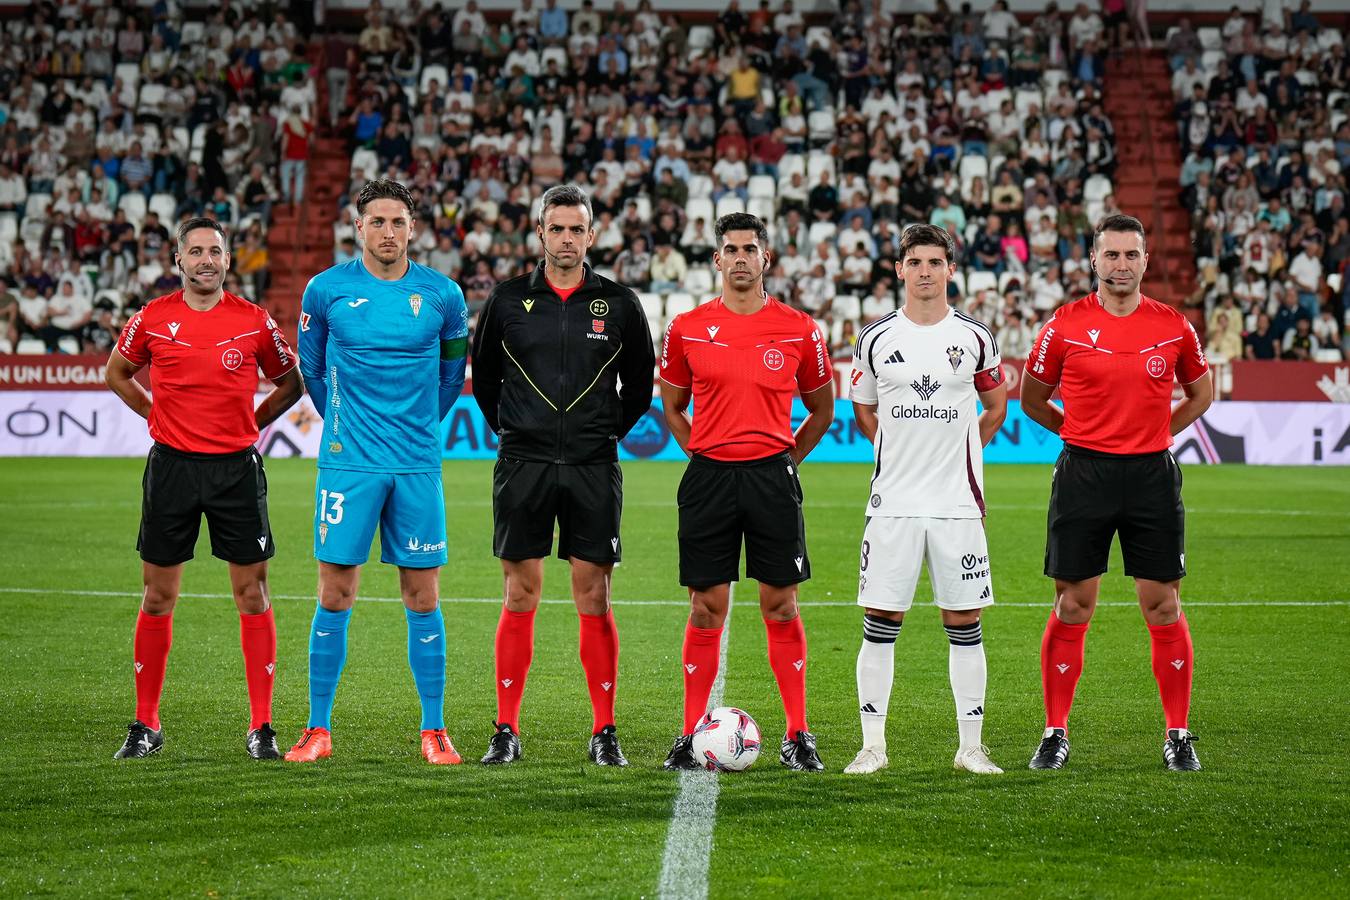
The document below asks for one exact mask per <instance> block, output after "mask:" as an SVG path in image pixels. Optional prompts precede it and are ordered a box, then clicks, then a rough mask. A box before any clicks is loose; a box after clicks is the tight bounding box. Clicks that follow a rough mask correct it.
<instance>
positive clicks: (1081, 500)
mask: <svg viewBox="0 0 1350 900" xmlns="http://www.w3.org/2000/svg"><path fill="white" fill-rule="evenodd" d="M1117 532H1119V534H1120V550H1121V555H1122V556H1123V557H1124V559H1125V574H1126V575H1128V576H1130V577H1132V578H1146V579H1148V580H1150V581H1176V580H1177V579H1179V578H1182V577H1183V576H1185V574H1186V540H1185V539H1186V509H1185V507H1184V506H1183V505H1182V503H1181V467H1180V466H1179V465H1177V461H1176V460H1175V459H1174V458H1173V457H1172V454H1171V453H1170V452H1169V451H1167V450H1162V451H1160V452H1158V453H1145V454H1140V455H1137V456H1123V455H1118V454H1111V453H1099V452H1097V451H1094V450H1086V449H1083V448H1082V447H1073V446H1068V445H1066V446H1065V448H1064V451H1063V452H1062V453H1060V455H1059V459H1058V460H1056V461H1055V474H1054V481H1053V482H1052V484H1051V488H1050V514H1049V517H1048V523H1047V536H1046V542H1045V574H1046V575H1049V576H1050V577H1051V578H1058V579H1060V580H1062V581H1084V580H1086V579H1088V578H1095V577H1097V576H1098V575H1101V574H1102V573H1103V572H1105V571H1106V561H1107V557H1108V556H1109V555H1110V552H1111V537H1112V535H1114V534H1116V533H1117Z"/></svg>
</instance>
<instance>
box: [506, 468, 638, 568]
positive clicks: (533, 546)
mask: <svg viewBox="0 0 1350 900" xmlns="http://www.w3.org/2000/svg"><path fill="white" fill-rule="evenodd" d="M622 513H623V470H622V469H620V468H619V464H618V463H617V462H604V463H584V464H581V465H562V464H561V463H551V462H535V461H533V460H526V459H500V458H499V459H498V460H497V465H496V467H495V468H493V470H492V553H493V555H495V556H496V557H497V558H499V559H510V560H521V559H541V558H543V557H545V556H548V554H549V551H550V550H552V549H553V523H554V522H555V521H556V522H557V523H558V558H559V559H568V558H570V557H576V558H577V559H583V560H585V561H586V562H591V563H595V564H596V565H600V566H610V565H613V564H614V563H617V562H618V561H619V559H620V558H621V557H622V555H623V544H622V543H621V542H620V540H619V519H620V517H621V515H622Z"/></svg>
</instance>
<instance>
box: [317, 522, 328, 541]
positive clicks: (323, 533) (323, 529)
mask: <svg viewBox="0 0 1350 900" xmlns="http://www.w3.org/2000/svg"><path fill="white" fill-rule="evenodd" d="M327 540H328V526H327V525H320V526H319V543H320V544H322V543H324V542H325V541H327Z"/></svg>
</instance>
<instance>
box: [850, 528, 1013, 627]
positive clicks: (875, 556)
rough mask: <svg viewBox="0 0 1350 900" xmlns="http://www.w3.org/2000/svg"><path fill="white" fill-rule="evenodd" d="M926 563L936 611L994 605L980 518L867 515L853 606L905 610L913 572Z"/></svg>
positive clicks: (911, 597)
mask: <svg viewBox="0 0 1350 900" xmlns="http://www.w3.org/2000/svg"><path fill="white" fill-rule="evenodd" d="M925 562H927V563H928V577H929V579H930V580H931V581H932V583H933V600H934V602H935V603H936V604H937V605H938V606H939V607H941V608H942V609H951V610H962V609H979V608H981V607H984V606H991V605H993V602H994V585H993V582H992V581H991V580H990V577H989V545H988V543H987V542H986V540H985V536H984V522H983V521H982V520H981V519H925V518H900V517H892V516H875V517H869V518H868V520H867V526H866V527H865V528H864V529H863V541H862V558H861V559H860V560H859V564H858V605H859V606H867V607H871V608H872V609H884V610H889V611H892V612H907V611H908V610H909V608H910V606H911V605H913V603H914V588H915V587H916V586H917V585H918V583H919V570H920V569H921V568H922V567H923V564H924V563H925Z"/></svg>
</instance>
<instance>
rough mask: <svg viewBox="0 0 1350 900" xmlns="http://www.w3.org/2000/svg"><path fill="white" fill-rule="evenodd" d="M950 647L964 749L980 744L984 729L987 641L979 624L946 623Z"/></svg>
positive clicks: (949, 671)
mask: <svg viewBox="0 0 1350 900" xmlns="http://www.w3.org/2000/svg"><path fill="white" fill-rule="evenodd" d="M943 628H944V630H945V631H946V632H947V640H948V641H950V642H951V647H950V649H949V650H948V654H947V674H948V675H949V676H950V678H951V682H952V698H953V699H954V700H955V701H956V727H957V731H958V732H960V735H961V749H962V750H965V749H967V748H969V747H978V746H980V744H981V743H982V741H981V738H980V734H981V731H982V730H983V728H984V689H985V681H986V679H987V668H986V666H985V661H984V640H983V637H982V635H981V631H980V623H979V622H973V623H971V624H970V625H945V626H943Z"/></svg>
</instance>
